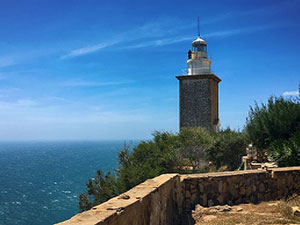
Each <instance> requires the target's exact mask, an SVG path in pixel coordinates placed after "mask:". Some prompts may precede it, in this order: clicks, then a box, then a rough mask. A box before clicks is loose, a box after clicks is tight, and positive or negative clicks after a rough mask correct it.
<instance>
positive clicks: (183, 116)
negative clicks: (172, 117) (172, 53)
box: [176, 74, 221, 131]
mask: <svg viewBox="0 0 300 225" xmlns="http://www.w3.org/2000/svg"><path fill="white" fill-rule="evenodd" d="M176 78H177V79H178V80H179V95H180V97H179V101H180V102H179V105H180V108H179V111H180V128H183V127H202V128H205V129H208V130H211V131H214V130H215V126H216V125H217V124H218V121H219V113H218V112H219V109H218V104H219V103H218V83H219V82H220V81H221V79H220V78H219V77H217V76H216V75H215V74H205V75H191V76H177V77H176Z"/></svg>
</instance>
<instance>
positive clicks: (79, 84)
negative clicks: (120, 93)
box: [61, 80, 132, 87]
mask: <svg viewBox="0 0 300 225" xmlns="http://www.w3.org/2000/svg"><path fill="white" fill-rule="evenodd" d="M131 82H132V81H116V82H114V81H113V82H94V81H83V80H70V81H65V82H63V83H61V85H62V86H65V87H98V86H113V85H122V84H127V83H131Z"/></svg>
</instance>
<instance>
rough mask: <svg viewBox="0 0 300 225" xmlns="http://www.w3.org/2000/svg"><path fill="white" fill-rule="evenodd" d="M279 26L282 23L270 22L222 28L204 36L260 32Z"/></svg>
mask: <svg viewBox="0 0 300 225" xmlns="http://www.w3.org/2000/svg"><path fill="white" fill-rule="evenodd" d="M278 26H282V24H281V25H273V24H270V25H265V26H251V27H244V28H238V29H230V30H221V31H216V32H212V33H208V34H204V35H203V37H204V38H208V37H227V36H233V35H239V34H247V33H254V32H258V31H264V30H269V29H274V28H277V27H278Z"/></svg>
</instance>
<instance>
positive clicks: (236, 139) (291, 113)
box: [79, 97, 300, 211]
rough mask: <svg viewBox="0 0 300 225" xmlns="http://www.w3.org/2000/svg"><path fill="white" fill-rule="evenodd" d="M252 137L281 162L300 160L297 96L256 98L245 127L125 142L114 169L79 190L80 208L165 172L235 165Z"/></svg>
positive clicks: (190, 131)
mask: <svg viewBox="0 0 300 225" xmlns="http://www.w3.org/2000/svg"><path fill="white" fill-rule="evenodd" d="M249 143H253V145H254V146H256V148H257V149H258V150H259V152H260V154H261V156H263V157H265V159H267V158H271V159H272V160H274V161H276V162H277V163H278V164H279V166H295V165H300V104H299V99H284V98H282V97H280V98H275V97H271V98H270V99H269V100H268V103H267V104H262V105H261V106H259V105H258V104H257V103H256V104H255V106H254V107H251V108H250V112H249V116H248V118H247V122H246V126H245V129H244V130H243V132H239V131H232V130H230V129H226V130H222V131H220V132H218V133H211V132H208V131H206V130H204V129H200V128H190V129H182V130H181V131H180V132H179V133H178V134H174V133H170V132H155V133H154V134H153V139H152V140H150V141H142V142H141V143H140V144H139V145H137V146H136V147H134V148H133V149H132V150H130V147H129V146H128V145H127V144H125V145H124V148H123V149H122V150H121V151H120V152H119V165H118V168H117V169H116V170H115V171H114V173H111V172H108V173H107V174H103V173H102V172H101V171H98V172H97V176H96V177H95V179H90V180H89V181H88V183H87V184H86V185H87V189H88V191H87V193H85V194H82V195H80V201H79V207H80V210H81V211H84V210H88V209H90V208H91V207H92V206H93V205H97V204H100V203H102V202H104V201H107V200H108V199H110V198H111V197H114V196H116V195H118V194H120V193H122V192H125V191H127V190H129V189H130V188H132V187H134V186H135V185H137V184H139V183H141V182H143V181H145V180H146V179H150V178H153V177H155V176H158V175H160V174H163V173H199V172H207V171H217V170H220V169H224V168H225V169H226V170H235V169H237V168H238V167H239V165H240V164H241V157H242V156H243V155H245V154H246V153H245V149H246V146H247V144H249Z"/></svg>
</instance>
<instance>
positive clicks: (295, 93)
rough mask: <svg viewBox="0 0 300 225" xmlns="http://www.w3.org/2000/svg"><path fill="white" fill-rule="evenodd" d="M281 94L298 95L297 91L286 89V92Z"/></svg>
mask: <svg viewBox="0 0 300 225" xmlns="http://www.w3.org/2000/svg"><path fill="white" fill-rule="evenodd" d="M282 95H283V96H297V95H299V91H286V92H283V94H282Z"/></svg>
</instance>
